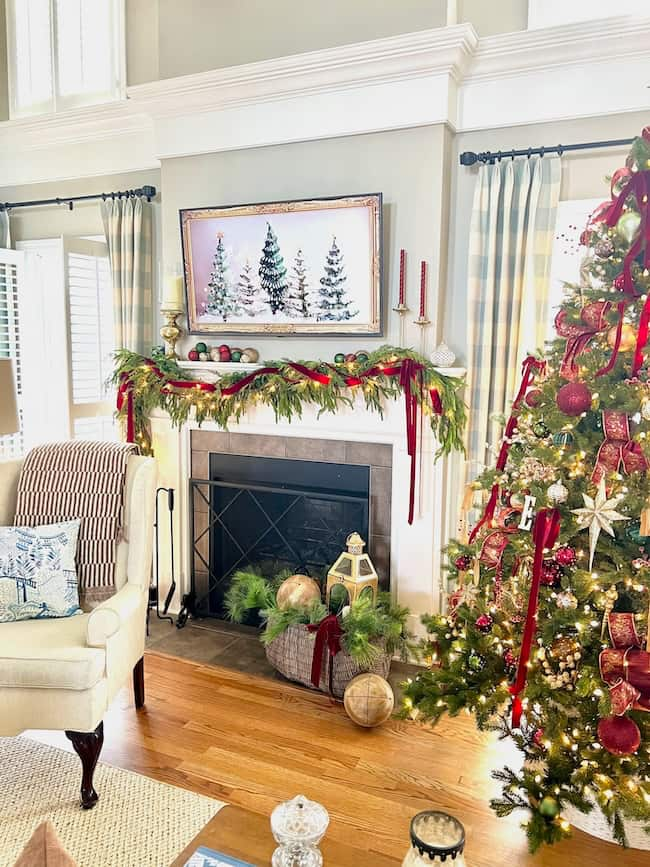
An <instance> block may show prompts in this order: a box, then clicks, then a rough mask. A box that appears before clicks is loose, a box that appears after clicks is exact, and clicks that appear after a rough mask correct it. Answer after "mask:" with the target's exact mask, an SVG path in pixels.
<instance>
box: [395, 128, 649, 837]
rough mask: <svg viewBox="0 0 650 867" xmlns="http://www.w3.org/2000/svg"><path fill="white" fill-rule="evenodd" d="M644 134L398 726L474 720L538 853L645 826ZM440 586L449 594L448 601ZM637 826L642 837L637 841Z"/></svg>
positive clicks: (492, 479) (515, 424) (460, 552)
mask: <svg viewBox="0 0 650 867" xmlns="http://www.w3.org/2000/svg"><path fill="white" fill-rule="evenodd" d="M649 196H650V129H647V130H644V133H643V136H642V137H641V138H639V139H637V140H635V142H634V145H633V147H632V151H631V154H630V156H629V158H628V160H627V163H626V165H625V166H624V167H623V168H621V169H619V170H618V171H616V172H615V173H614V174H613V176H612V177H611V198H610V199H608V200H607V201H606V202H603V203H602V205H600V206H599V207H598V208H597V209H596V211H595V212H594V213H593V214H592V216H591V218H590V220H589V223H588V225H587V227H586V229H585V231H584V232H583V233H582V236H581V244H583V245H584V247H585V261H584V263H583V267H582V268H581V277H580V283H579V285H569V286H567V287H566V294H565V297H564V300H563V303H562V305H561V308H560V310H559V312H558V313H557V316H556V318H555V326H556V331H557V338H556V339H555V340H554V341H553V342H552V343H551V344H549V346H548V348H547V352H546V353H545V356H544V357H543V358H532V357H531V358H528V359H526V361H525V362H524V366H523V380H522V383H521V388H520V390H519V393H518V395H517V397H516V399H515V401H514V405H513V410H512V416H511V417H510V419H509V421H508V423H507V425H506V428H505V437H504V440H503V443H502V445H501V449H500V452H499V456H498V460H497V464H496V467H495V468H494V469H491V470H489V471H486V472H484V473H483V475H482V476H481V477H480V478H479V479H478V480H477V481H476V482H475V483H474V488H475V491H476V492H478V491H481V492H483V498H482V502H483V504H484V510H483V513H482V517H481V519H480V520H479V521H477V523H476V524H475V526H474V527H473V530H472V532H471V534H470V535H469V537H468V538H466V539H464V540H460V541H454V542H452V543H451V544H450V546H449V551H448V553H449V562H450V579H451V580H452V581H453V582H454V583H453V585H452V588H453V592H452V593H451V595H450V597H449V608H448V612H447V613H446V614H444V615H438V616H433V617H428V618H425V623H426V626H427V629H428V632H429V633H430V636H429V637H430V641H429V647H428V650H429V654H430V656H431V659H432V665H431V668H430V669H429V670H425V671H423V672H422V673H420V674H419V675H418V676H417V677H416V678H414V679H413V680H412V681H411V682H410V683H409V684H408V685H407V688H406V695H405V709H404V712H405V714H408V715H411V716H415V717H417V718H420V719H422V720H429V721H436V720H438V719H439V718H440V717H441V716H442V715H443V714H445V713H449V714H451V715H455V714H457V713H459V712H460V711H464V710H466V711H468V712H470V713H471V714H473V715H474V716H475V719H476V722H477V725H478V727H479V728H480V729H496V730H498V731H499V732H500V733H501V735H502V736H504V737H506V738H510V739H512V740H513V741H514V743H515V744H516V746H517V747H518V748H519V750H520V751H521V753H522V758H523V762H521V763H519V764H516V765H514V766H513V767H506V768H503V769H501V770H498V771H496V772H495V773H494V776H495V778H496V779H497V780H499V781H501V782H502V783H503V793H502V795H501V797H498V798H495V799H494V800H493V801H492V807H493V809H494V810H495V811H496V813H497V814H498V815H500V816H504V815H507V814H509V813H511V812H512V811H513V810H517V809H521V810H523V811H525V812H526V813H527V816H525V826H526V831H527V834H528V838H529V843H530V846H531V849H533V850H534V849H536V848H537V847H538V846H539V845H541V844H542V843H544V842H546V843H552V842H555V841H558V840H560V839H562V838H563V837H564V836H566V835H567V834H569V833H570V830H571V822H570V821H569V819H570V818H571V817H572V816H575V815H577V811H582V812H591V811H592V810H594V811H596V812H597V813H598V812H599V811H600V815H601V817H604V818H605V819H606V820H607V821H608V822H609V825H610V828H611V831H612V832H613V835H614V836H615V838H616V839H617V840H618V841H619V842H621V843H625V842H626V823H627V825H628V829H629V828H630V827H631V825H632V823H634V821H635V820H637V821H640V822H641V823H644V824H645V826H646V828H648V827H650V713H648V711H650V653H649V652H648V650H650V647H648V646H647V644H646V637H645V634H644V633H645V632H646V631H647V627H648V605H649V602H650V596H649V589H650V520H649V518H650V511H649V510H650V473H649V472H648V470H649V468H650V463H649V461H650V443H649V435H650V345H648V329H649V322H650V272H649V268H650V205H649V203H648V198H649ZM452 588H450V589H452ZM642 828H643V825H641V826H635V830H639V829H640V830H639V833H641V834H643V830H642Z"/></svg>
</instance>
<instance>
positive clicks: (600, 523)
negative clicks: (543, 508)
mask: <svg viewBox="0 0 650 867" xmlns="http://www.w3.org/2000/svg"><path fill="white" fill-rule="evenodd" d="M582 499H583V500H584V503H585V504H584V507H583V508H582V509H572V510H571V511H572V512H573V514H574V515H575V516H576V521H577V522H578V526H579V527H580V529H581V530H584V529H586V528H587V527H589V568H590V569H591V568H592V566H593V564H594V554H595V552H596V545H597V544H598V537H599V536H600V531H601V530H604V531H605V532H606V533H609V535H610V536H612V537H613V536H614V528H613V527H612V524H613V523H614V521H627V515H621V513H620V512H617V511H616V507H617V506H618V504H619V503H620V501H621V499H622V497H612V499H611V500H608V499H607V491H606V489H605V479H601V480H600V482H599V483H598V491H597V492H596V496H595V497H589V496H587V494H583V495H582Z"/></svg>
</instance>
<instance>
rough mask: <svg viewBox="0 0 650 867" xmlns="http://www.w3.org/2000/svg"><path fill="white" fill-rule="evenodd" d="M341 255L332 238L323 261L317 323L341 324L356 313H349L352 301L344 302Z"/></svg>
mask: <svg viewBox="0 0 650 867" xmlns="http://www.w3.org/2000/svg"><path fill="white" fill-rule="evenodd" d="M347 279H348V278H347V277H346V274H345V266H344V264H343V254H342V253H341V251H340V250H339V247H338V245H337V243H336V237H333V238H332V246H331V247H330V249H329V253H328V254H327V258H326V259H325V276H324V277H321V278H320V289H319V295H320V298H319V301H318V319H319V321H333V322H343V321H345V320H346V319H352V317H353V316H356V315H357V312H358V311H356V310H355V311H351V310H350V306H351V304H352V301H346V300H345V296H346V289H345V284H346V281H347Z"/></svg>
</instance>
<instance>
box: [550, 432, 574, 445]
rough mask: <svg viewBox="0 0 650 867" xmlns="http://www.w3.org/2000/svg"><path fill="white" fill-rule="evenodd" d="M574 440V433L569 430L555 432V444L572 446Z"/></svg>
mask: <svg viewBox="0 0 650 867" xmlns="http://www.w3.org/2000/svg"><path fill="white" fill-rule="evenodd" d="M572 442H573V434H572V433H571V431H568V430H561V431H558V432H557V433H554V434H553V445H554V446H570V445H571V443H572Z"/></svg>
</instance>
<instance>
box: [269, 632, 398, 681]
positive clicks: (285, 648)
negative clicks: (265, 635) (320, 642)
mask: <svg viewBox="0 0 650 867" xmlns="http://www.w3.org/2000/svg"><path fill="white" fill-rule="evenodd" d="M315 640H316V635H315V633H314V632H309V630H308V629H307V627H306V626H302V625H301V626H289V627H288V628H287V629H285V631H284V632H283V633H282V635H278V637H277V638H275V639H274V640H273V641H272V642H271V643H270V644H267V645H266V658H267V659H268V661H269V662H270V663H271V665H272V666H273V667H274V668H275V669H277V671H279V672H280V674H282V675H284V677H286V678H287V679H288V680H294V681H296V682H297V683H302V684H303V686H308V687H310V689H315V688H316V687H314V685H313V683H312V682H311V663H312V658H313V655H314V643H315ZM329 656H330V654H329V650H328V649H327V648H325V650H324V659H323V665H322V668H321V679H320V684H319V687H318V688H319V689H320V690H321V692H327V693H329V691H330V690H329V664H330V660H329ZM390 661H391V658H390V656H389V655H388V654H387V653H385V652H382V653H381V655H380V656H379V658H378V659H377V661H376V662H375V664H374V665H373V666H372V667H371V668H364V667H363V666H360V665H359V664H358V663H357V662H355V661H354V660H353V659H352V657H351V656H350V655H349V654H348V653H346V652H345V651H343V650H341V651H339V653H337V654H336V656H335V657H334V661H333V667H332V695H333V696H334V697H335V698H343V693H344V692H345V687H346V686H347V685H348V683H349V682H350V681H351V680H352V678H353V677H356V676H357V675H358V674H361V673H362V672H364V671H371V672H372V673H373V674H379V675H381V677H384V678H387V677H388V673H389V671H390Z"/></svg>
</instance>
